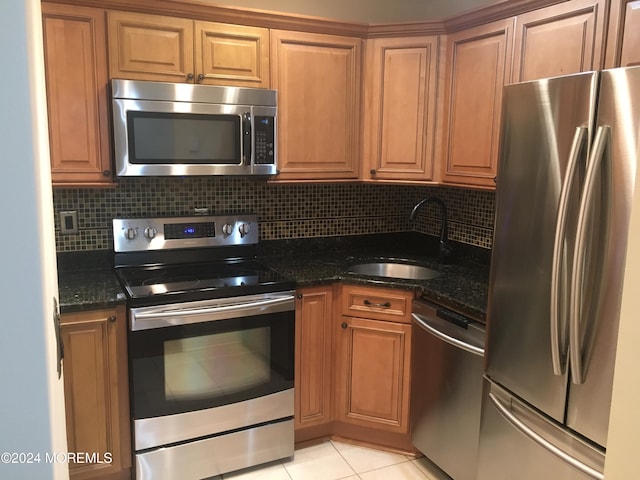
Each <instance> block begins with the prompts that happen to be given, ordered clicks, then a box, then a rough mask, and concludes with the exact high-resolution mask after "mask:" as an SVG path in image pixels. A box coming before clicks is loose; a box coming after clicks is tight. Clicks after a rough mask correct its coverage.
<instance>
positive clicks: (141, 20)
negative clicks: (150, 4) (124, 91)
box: [108, 11, 194, 82]
mask: <svg viewBox="0 0 640 480" xmlns="http://www.w3.org/2000/svg"><path fill="white" fill-rule="evenodd" d="M108 15H109V75H110V77H111V78H126V79H131V80H158V81H162V82H185V81H190V80H191V81H192V80H193V78H194V68H193V21H192V20H187V19H183V18H173V17H164V16H160V15H147V14H140V13H130V12H120V11H110V12H109V14H108Z"/></svg>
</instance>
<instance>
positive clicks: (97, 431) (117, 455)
mask: <svg viewBox="0 0 640 480" xmlns="http://www.w3.org/2000/svg"><path fill="white" fill-rule="evenodd" d="M126 328H127V326H126V311H125V308H124V307H123V306H119V307H117V308H113V309H106V310H95V311H86V312H77V313H67V314H63V315H62V318H61V334H62V341H63V344H64V359H63V371H64V394H65V409H66V418H67V444H68V450H69V452H86V453H87V454H96V455H97V456H98V458H99V459H102V460H104V459H105V458H106V457H105V455H106V454H111V462H108V461H103V462H95V463H70V464H69V473H70V477H71V478H72V479H78V480H80V479H90V478H100V479H114V480H115V479H128V478H131V440H130V437H131V434H130V426H129V390H128V385H129V381H128V374H127V345H126V335H127V332H126Z"/></svg>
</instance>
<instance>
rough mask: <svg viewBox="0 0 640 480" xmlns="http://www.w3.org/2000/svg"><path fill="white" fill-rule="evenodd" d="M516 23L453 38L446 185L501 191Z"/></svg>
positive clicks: (447, 97) (449, 62) (450, 45)
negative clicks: (506, 91)
mask: <svg viewBox="0 0 640 480" xmlns="http://www.w3.org/2000/svg"><path fill="white" fill-rule="evenodd" d="M512 29H513V19H508V20H504V21H499V22H493V23H490V24H487V25H484V26H482V27H477V28H473V29H469V30H464V31H461V32H457V33H453V34H451V35H450V36H449V37H448V45H447V67H446V68H447V77H446V78H447V80H446V82H445V111H444V118H445V126H444V128H443V133H444V137H443V144H444V145H445V148H444V150H445V151H444V159H443V166H442V180H443V182H444V183H455V184H461V185H471V186H480V187H490V188H495V181H494V179H495V176H496V170H497V161H498V148H499V141H500V117H501V111H502V87H503V86H504V85H505V83H507V82H508V80H509V78H510V77H511V52H512V38H511V36H512Z"/></svg>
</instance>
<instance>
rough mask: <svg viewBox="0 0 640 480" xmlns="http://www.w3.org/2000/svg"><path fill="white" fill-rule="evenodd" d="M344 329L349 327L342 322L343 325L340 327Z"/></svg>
mask: <svg viewBox="0 0 640 480" xmlns="http://www.w3.org/2000/svg"><path fill="white" fill-rule="evenodd" d="M340 326H341V327H342V328H347V327H348V326H349V325H347V322H342V325H340Z"/></svg>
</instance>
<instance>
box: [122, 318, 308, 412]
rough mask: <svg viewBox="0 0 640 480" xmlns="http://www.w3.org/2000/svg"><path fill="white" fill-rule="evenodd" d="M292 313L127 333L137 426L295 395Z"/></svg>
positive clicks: (293, 322) (132, 394) (133, 407)
mask: <svg viewBox="0 0 640 480" xmlns="http://www.w3.org/2000/svg"><path fill="white" fill-rule="evenodd" d="M294 325H295V320H294V313H293V312H291V311H289V312H279V313H270V314H265V315H257V316H252V317H244V318H235V319H229V320H216V321H211V322H204V323H198V324H193V325H180V326H174V327H166V328H157V329H151V330H140V331H135V332H129V368H130V372H129V373H130V381H131V389H130V391H131V396H132V403H131V405H132V411H133V412H132V413H133V417H134V418H135V419H141V418H151V417H157V416H161V415H172V414H176V413H183V412H189V411H195V410H202V409H205V408H212V407H218V406H221V405H227V404H231V403H236V402H241V401H245V400H250V399H252V398H257V397H260V396H264V395H269V394H272V393H276V392H279V391H283V390H287V389H289V388H293V365H294V342H295V338H294Z"/></svg>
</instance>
